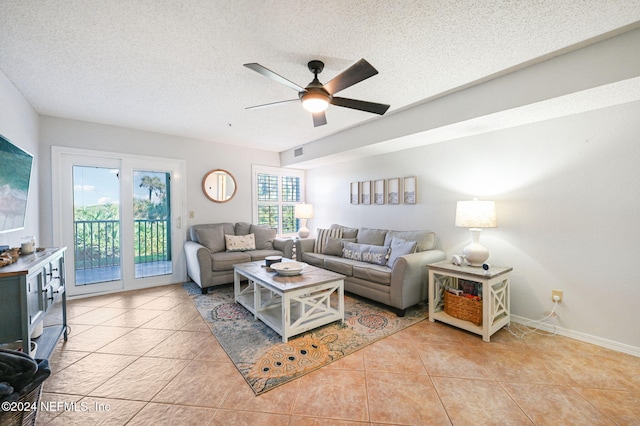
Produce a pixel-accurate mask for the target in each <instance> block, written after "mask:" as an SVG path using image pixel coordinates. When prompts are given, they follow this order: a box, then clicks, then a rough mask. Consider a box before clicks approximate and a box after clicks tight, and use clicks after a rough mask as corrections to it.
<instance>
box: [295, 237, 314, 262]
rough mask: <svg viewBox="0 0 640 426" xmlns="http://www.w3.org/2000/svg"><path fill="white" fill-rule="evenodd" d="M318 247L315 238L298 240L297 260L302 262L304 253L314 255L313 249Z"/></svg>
mask: <svg viewBox="0 0 640 426" xmlns="http://www.w3.org/2000/svg"><path fill="white" fill-rule="evenodd" d="M315 245H316V239H315V238H298V239H297V240H296V259H295V260H297V261H302V254H303V253H313V247H314V246H315Z"/></svg>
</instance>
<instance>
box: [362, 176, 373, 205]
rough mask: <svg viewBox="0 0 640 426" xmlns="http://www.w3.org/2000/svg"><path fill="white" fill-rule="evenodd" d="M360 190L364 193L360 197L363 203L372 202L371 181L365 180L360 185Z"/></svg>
mask: <svg viewBox="0 0 640 426" xmlns="http://www.w3.org/2000/svg"><path fill="white" fill-rule="evenodd" d="M360 192H361V194H362V196H361V198H360V202H361V204H371V181H370V180H365V181H364V182H362V183H361V185H360Z"/></svg>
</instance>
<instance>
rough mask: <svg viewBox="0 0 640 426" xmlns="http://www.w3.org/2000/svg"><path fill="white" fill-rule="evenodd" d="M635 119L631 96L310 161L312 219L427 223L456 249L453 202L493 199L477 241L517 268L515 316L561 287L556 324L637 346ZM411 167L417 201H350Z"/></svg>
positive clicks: (639, 155)
mask: <svg viewBox="0 0 640 426" xmlns="http://www.w3.org/2000/svg"><path fill="white" fill-rule="evenodd" d="M638 117H640V103H632V104H626V105H622V106H618V107H612V108H608V109H603V110H597V111H592V112H589V113H584V114H580V115H574V116H570V117H565V118H560V119H554V120H549V121H546V122H541V123H537V124H531V125H527V126H522V127H518V128H513V129H508V130H502V131H498V132H494V133H489V134H484V135H479V136H473V137H468V138H463V139H459V140H455V141H450V142H444V143H440V144H435V145H428V146H424V147H421V148H415V149H411V150H406V151H400V152H396V153H392V154H386V155H380V156H376V157H370V158H368V159H363V160H358V161H350V162H346V163H341V164H336V165H333V166H326V167H321V168H316V169H312V170H309V171H308V174H307V200H308V202H310V203H312V204H314V210H315V217H314V218H313V219H311V220H309V223H308V226H309V228H310V229H312V230H314V231H315V229H316V228H318V227H326V226H328V225H330V224H331V223H340V224H344V225H348V226H367V227H377V228H392V229H397V230H409V229H431V230H433V231H435V232H437V233H438V235H439V237H440V244H441V247H442V248H443V249H444V250H445V251H446V252H447V255H448V257H450V256H451V255H452V254H456V253H459V252H460V251H461V250H462V248H463V247H464V246H465V245H466V244H468V242H469V240H470V237H469V232H468V231H467V230H466V229H464V228H456V227H455V226H454V216H455V204H456V201H458V200H466V199H471V198H473V197H478V198H480V199H493V200H496V206H497V214H498V228H494V229H486V230H484V231H483V235H482V237H481V241H482V243H483V244H484V245H485V246H486V247H487V248H489V250H490V252H491V257H490V258H489V263H493V264H500V265H510V266H512V267H513V268H514V271H513V274H512V298H511V300H512V313H513V314H515V315H518V316H521V317H525V318H530V319H538V318H542V317H543V316H544V315H545V314H546V313H548V312H549V311H550V309H551V307H552V302H551V290H552V289H560V290H563V291H564V299H563V302H562V304H561V305H560V306H559V308H558V312H559V316H558V318H557V322H556V324H557V325H558V326H559V327H561V328H562V329H564V330H568V331H570V332H571V333H573V334H574V335H577V336H578V337H583V338H585V339H586V340H590V339H591V338H593V339H591V340H597V341H599V343H603V342H604V343H611V345H609V346H619V347H621V348H622V350H625V349H628V348H627V347H626V346H630V347H631V351H632V352H633V351H638V350H640V321H638V313H637V312H638V302H640V278H639V277H638V276H637V273H636V272H637V264H638V259H640V244H639V242H638V241H639V240H640V224H639V223H638V220H637V217H638V216H639V214H640V191H639V190H638V188H639V185H640V167H639V166H638V162H639V161H640V143H639V141H640V139H639V137H640V120H638ZM412 175H415V176H417V178H418V204H417V205H415V206H410V205H399V206H389V205H385V206H374V205H368V206H364V205H350V204H349V183H350V182H352V181H365V180H375V179H380V178H393V177H404V176H412ZM571 333H569V334H571ZM636 353H637V352H636Z"/></svg>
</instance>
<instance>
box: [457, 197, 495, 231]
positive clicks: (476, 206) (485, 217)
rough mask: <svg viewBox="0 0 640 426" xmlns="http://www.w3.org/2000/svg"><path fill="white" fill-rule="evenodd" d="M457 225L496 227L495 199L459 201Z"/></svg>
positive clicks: (465, 226)
mask: <svg viewBox="0 0 640 426" xmlns="http://www.w3.org/2000/svg"><path fill="white" fill-rule="evenodd" d="M456 226H459V227H461V228H495V227H496V226H497V223H496V203H495V201H478V200H477V199H476V200H473V201H458V204H457V206H456Z"/></svg>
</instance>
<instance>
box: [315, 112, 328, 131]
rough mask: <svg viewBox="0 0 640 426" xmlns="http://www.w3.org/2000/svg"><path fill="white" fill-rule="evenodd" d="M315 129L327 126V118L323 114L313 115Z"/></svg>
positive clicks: (316, 113)
mask: <svg viewBox="0 0 640 426" xmlns="http://www.w3.org/2000/svg"><path fill="white" fill-rule="evenodd" d="M312 115H313V127H318V126H324V125H325V124H327V116H326V115H325V114H324V111H322V112H314V113H313V114H312Z"/></svg>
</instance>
